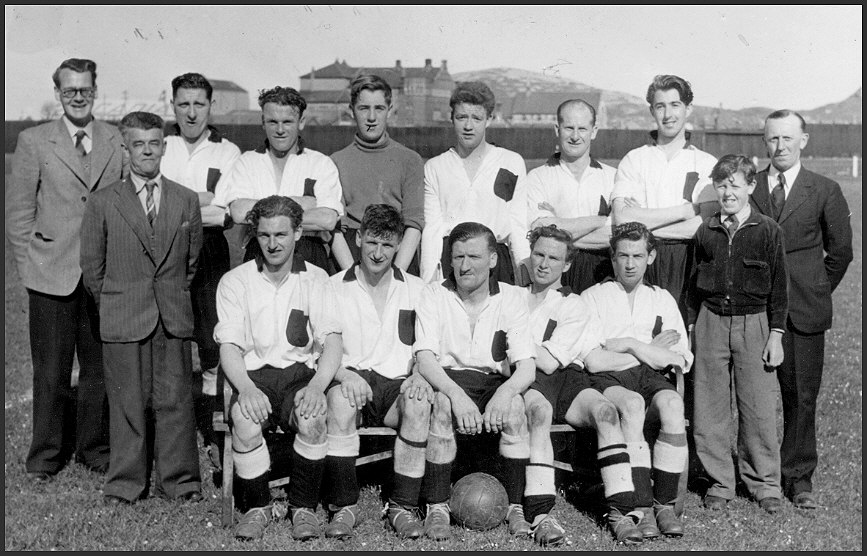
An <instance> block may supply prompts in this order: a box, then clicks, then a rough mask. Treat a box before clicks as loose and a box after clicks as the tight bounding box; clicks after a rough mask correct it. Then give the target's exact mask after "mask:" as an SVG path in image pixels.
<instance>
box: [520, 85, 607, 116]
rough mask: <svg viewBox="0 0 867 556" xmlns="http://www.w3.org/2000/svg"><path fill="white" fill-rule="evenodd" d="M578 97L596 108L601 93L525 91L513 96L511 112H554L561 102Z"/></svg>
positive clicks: (597, 107)
mask: <svg viewBox="0 0 867 556" xmlns="http://www.w3.org/2000/svg"><path fill="white" fill-rule="evenodd" d="M575 98H580V99H583V100H585V101H587V102H588V103H590V104H591V105H593V107H594V108H596V109H597V110H598V109H599V101H600V100H601V98H602V93H601V92H599V91H571V92H561V93H525V94H522V95H521V94H519V95H516V96H515V99H514V102H513V104H512V111H511V113H512V114H554V113H555V112H557V107H558V106H560V104H561V103H563V102H565V101H567V100H570V99H575Z"/></svg>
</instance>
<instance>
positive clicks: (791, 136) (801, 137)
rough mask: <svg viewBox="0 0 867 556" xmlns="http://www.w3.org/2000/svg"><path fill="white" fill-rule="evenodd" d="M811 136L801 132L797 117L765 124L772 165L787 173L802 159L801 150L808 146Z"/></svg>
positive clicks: (766, 143)
mask: <svg viewBox="0 0 867 556" xmlns="http://www.w3.org/2000/svg"><path fill="white" fill-rule="evenodd" d="M807 139H809V135H808V134H807V133H804V132H803V131H801V121H800V120H799V119H798V118H797V117H796V116H786V117H785V118H776V119H772V120H768V121H767V123H766V124H765V146H766V147H767V149H768V156H769V157H770V158H771V164H773V165H774V168H776V169H777V170H779V171H780V172H785V171H786V170H788V169H789V168H791V167H792V166H794V165H795V164H797V162H798V160H800V159H801V149H803V148H804V147H806V146H807Z"/></svg>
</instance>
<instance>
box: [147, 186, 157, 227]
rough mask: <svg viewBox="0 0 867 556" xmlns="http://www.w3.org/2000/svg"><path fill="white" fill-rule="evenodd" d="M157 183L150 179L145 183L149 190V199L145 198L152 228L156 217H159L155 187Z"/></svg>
mask: <svg viewBox="0 0 867 556" xmlns="http://www.w3.org/2000/svg"><path fill="white" fill-rule="evenodd" d="M156 185H157V184H156V183H154V182H152V181H149V182H147V183H146V184H145V187H146V188H147V190H148V196H147V199H145V205H146V206H147V208H146V209H145V212H147V217H148V224H150V225H151V228H153V227H154V219H155V218H156V217H157V207H156V204H155V203H154V187H156Z"/></svg>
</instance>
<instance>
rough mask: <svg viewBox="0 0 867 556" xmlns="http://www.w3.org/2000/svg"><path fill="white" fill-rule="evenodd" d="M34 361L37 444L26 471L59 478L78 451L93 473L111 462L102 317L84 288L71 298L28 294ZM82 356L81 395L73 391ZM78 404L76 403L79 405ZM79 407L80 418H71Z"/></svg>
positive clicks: (79, 288)
mask: <svg viewBox="0 0 867 556" xmlns="http://www.w3.org/2000/svg"><path fill="white" fill-rule="evenodd" d="M27 295H28V298H29V306H30V354H31V358H32V360H33V439H32V442H31V444H30V452H29V453H28V454H27V471H29V472H45V473H51V474H54V473H57V472H58V471H60V470H61V469H62V468H63V466H64V465H66V462H67V461H69V457H70V456H71V454H72V451H73V449H74V450H75V453H76V457H75V459H76V460H77V461H79V462H80V463H83V464H84V465H87V466H90V467H99V466H101V465H104V464H105V463H107V462H108V451H109V446H108V400H107V399H106V395H105V382H104V381H103V369H102V347H101V346H100V344H99V340H98V338H97V336H96V335H97V334H98V331H99V317H98V313H97V310H96V305H95V303H94V301H93V298H92V297H91V296H90V295H88V294H87V293H86V292H85V290H84V287H83V286H82V284H81V282H79V284H78V286H77V287H76V288H75V291H73V292H72V293H71V294H70V295H67V296H55V295H47V294H44V293H40V292H37V291H33V290H27ZM74 354H77V355H78V364H79V375H78V393H77V396H76V391H75V389H74V388H72V386H71V385H70V381H71V379H72V360H73V355H74ZM76 398H77V401H76ZM73 407H75V411H76V414H75V415H72V414H70V411H71V409H72V408H73Z"/></svg>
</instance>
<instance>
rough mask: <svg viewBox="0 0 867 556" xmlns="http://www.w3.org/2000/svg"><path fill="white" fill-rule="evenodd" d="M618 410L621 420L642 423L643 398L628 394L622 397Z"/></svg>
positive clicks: (638, 395)
mask: <svg viewBox="0 0 867 556" xmlns="http://www.w3.org/2000/svg"><path fill="white" fill-rule="evenodd" d="M618 409H620V413H621V414H622V416H623V419H625V420H627V421H631V422H642V423H643V422H644V413H645V410H646V407H645V405H644V398H642V397H641V395H640V394H637V393H635V392H630V393H629V394H628V395H626V396H623V400H622V402H621V403H620V405H619V407H618Z"/></svg>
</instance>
